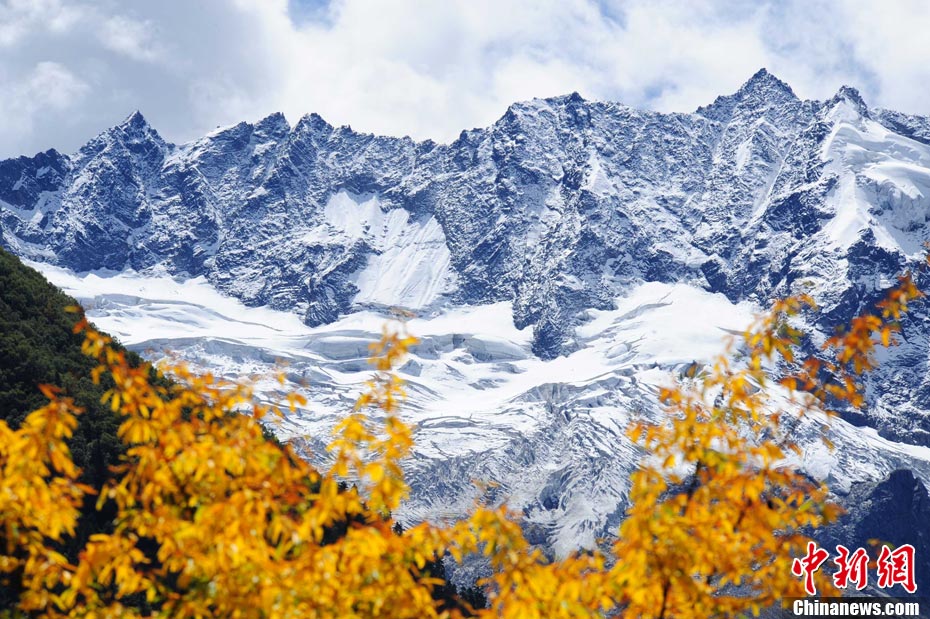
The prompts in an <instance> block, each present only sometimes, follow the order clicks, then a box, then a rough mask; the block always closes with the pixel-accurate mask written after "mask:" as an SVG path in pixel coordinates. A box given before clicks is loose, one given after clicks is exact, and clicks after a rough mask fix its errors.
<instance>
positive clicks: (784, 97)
mask: <svg viewBox="0 0 930 619" xmlns="http://www.w3.org/2000/svg"><path fill="white" fill-rule="evenodd" d="M796 101H799V99H798V96H797V95H796V94H794V91H793V90H791V86H789V85H788V84H786V83H785V82H783V81H781V80H780V79H778V78H777V77H775V76H774V75H773V74H772V73H770V72H769V70H768V69H766V68H764V67H763V68H761V69H759V70H758V71H756V72H755V73H754V74H753V76H752V77H750V78H749V79H748V80H746V81H745V82H744V83H743V85H742V86H740V88H739V90H737V91H736V92H735V93H733V94H732V95H727V96H722V97H717V98H716V99H715V100H714V102H713V103H711V104H710V105H704V106H701V107H699V108H698V109H697V110H696V112H697V113H698V114H700V115H701V116H704V117H705V118H710V119H712V120H716V121H720V122H727V121H728V120H729V119H730V117H731V116H732V114H733V110H734V109H735V108H736V107H737V106H738V105H740V104H742V103H744V102H752V103H751V104H752V105H759V104H761V105H762V106H763V107H768V106H769V105H770V104H771V103H784V102H796Z"/></svg>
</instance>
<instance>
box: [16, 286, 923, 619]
mask: <svg viewBox="0 0 930 619" xmlns="http://www.w3.org/2000/svg"><path fill="white" fill-rule="evenodd" d="M919 296H920V293H919V291H918V290H917V288H916V286H915V285H914V281H913V279H912V277H910V276H905V277H903V278H902V279H901V282H900V283H899V285H898V286H897V287H895V288H894V289H892V290H891V291H889V293H888V294H887V295H886V297H885V300H884V301H883V302H882V303H881V304H880V307H879V308H878V310H877V312H876V313H874V314H866V315H863V316H860V317H857V318H855V319H854V320H853V321H852V322H851V323H850V324H849V325H848V326H847V327H846V328H845V329H844V330H843V331H841V332H838V334H837V335H836V336H835V337H833V338H831V339H830V340H829V341H828V342H827V343H826V345H825V347H824V349H823V350H822V351H820V352H819V353H818V354H817V355H813V356H811V355H803V354H801V350H802V348H801V346H800V344H801V339H802V336H803V334H802V332H801V331H800V330H799V328H798V326H797V324H798V323H797V319H798V317H799V315H800V314H801V312H802V311H805V310H812V309H813V301H812V300H811V299H810V298H808V297H803V296H801V297H792V298H789V299H785V300H781V301H777V302H776V303H775V304H774V306H773V307H772V309H771V311H770V312H769V313H768V314H766V315H765V316H764V317H762V318H760V319H759V320H758V321H757V322H756V323H755V324H754V325H752V326H751V327H750V328H749V329H748V330H747V331H746V333H745V334H744V335H743V337H742V338H741V339H740V340H739V341H738V342H735V343H734V344H733V345H732V346H731V347H730V348H729V349H728V351H727V353H726V354H724V355H722V356H721V357H720V358H719V359H717V360H716V361H715V362H714V363H713V364H712V365H710V366H709V368H708V369H707V370H706V372H705V373H703V374H700V373H699V374H697V375H695V376H692V377H686V378H685V379H683V380H682V381H681V382H679V383H678V384H675V385H671V386H669V387H667V388H665V389H663V390H662V391H661V393H660V398H661V400H662V402H663V403H664V405H665V407H666V408H667V410H668V415H667V416H666V417H665V420H664V421H663V422H662V423H659V424H656V425H646V424H637V425H635V426H633V427H632V428H631V429H630V434H631V436H632V437H633V439H634V440H635V441H637V443H638V444H639V445H641V446H642V447H643V449H644V450H645V452H646V457H645V459H644V461H643V465H642V466H641V467H640V468H639V469H638V470H637V471H636V472H635V473H634V474H633V479H632V490H631V495H630V499H631V507H630V509H629V511H628V514H627V518H626V519H625V521H624V522H623V524H622V525H621V527H620V530H619V531H618V535H617V538H616V541H615V542H614V543H613V544H612V545H611V546H610V547H609V548H607V549H605V550H603V551H601V550H595V551H589V552H579V553H577V554H575V555H572V556H569V557H567V558H565V559H562V560H558V561H549V560H547V559H546V557H545V555H544V553H543V552H542V551H541V550H540V549H539V548H535V547H533V546H532V545H531V544H529V543H528V542H527V540H526V539H525V537H524V536H523V532H522V529H521V526H520V522H519V518H518V517H517V516H516V515H514V514H511V513H509V512H508V511H507V510H506V507H503V506H488V505H477V506H476V507H475V509H474V511H473V512H472V513H471V514H470V515H469V516H468V517H466V518H464V519H462V520H461V521H459V522H456V523H452V524H436V523H422V524H419V525H417V526H414V527H412V528H409V529H407V530H403V531H401V530H400V529H399V528H398V527H395V526H394V523H393V521H392V519H391V513H392V512H393V511H394V510H396V508H397V507H398V506H399V505H400V503H401V501H403V499H404V497H405V496H406V495H407V492H408V487H407V484H406V482H405V479H404V474H403V470H402V466H401V465H402V461H403V459H404V458H405V457H406V456H407V455H408V454H409V453H410V450H411V447H412V444H413V439H412V431H411V428H410V427H409V426H408V425H407V424H405V423H403V421H402V420H401V419H400V417H399V412H398V410H399V404H400V402H401V400H402V397H403V392H402V384H401V381H400V380H399V379H398V378H397V376H396V375H395V374H394V373H393V371H392V370H393V368H395V367H397V365H398V363H399V362H400V361H401V360H402V359H403V357H404V356H405V355H406V353H407V351H408V349H409V348H410V347H411V346H412V345H414V344H415V342H416V340H415V339H414V338H413V337H411V336H409V335H407V334H406V333H405V332H404V331H403V329H401V330H399V331H385V333H384V336H383V337H382V339H381V341H380V342H379V343H378V344H376V345H375V346H374V350H373V362H374V363H375V366H376V367H375V369H376V374H375V376H374V378H373V379H372V381H371V383H370V384H369V386H368V389H367V391H366V392H365V394H364V395H363V396H362V397H361V398H360V400H359V401H358V404H357V406H356V409H355V410H354V411H352V412H350V413H349V414H347V416H346V417H345V418H344V420H343V421H342V422H341V423H340V424H339V425H338V427H337V428H336V430H335V435H334V438H333V440H332V442H331V444H330V446H329V450H330V451H331V454H332V465H331V467H330V468H329V469H328V470H316V469H314V468H313V467H311V466H310V465H309V464H308V463H307V462H306V461H304V460H302V459H301V458H299V457H297V456H296V455H295V454H294V453H293V452H292V451H291V450H290V448H288V447H287V446H282V445H280V444H278V443H276V442H274V441H269V440H267V439H266V438H265V437H264V436H263V426H262V423H261V422H262V420H264V419H266V418H268V417H269V416H274V415H281V414H284V413H283V412H282V411H281V410H279V409H277V408H273V407H272V408H269V407H266V406H263V405H261V404H258V403H256V401H255V400H254V398H253V397H252V393H251V391H250V389H249V388H248V387H247V386H243V385H239V384H234V383H227V382H223V381H219V380H217V379H216V378H214V377H213V376H211V375H209V374H207V375H195V374H193V373H191V372H189V371H188V370H187V369H186V368H185V367H183V366H176V367H173V368H170V369H169V371H170V373H171V374H172V376H173V377H174V379H175V381H174V382H173V383H167V382H164V381H161V382H153V380H152V379H151V374H150V369H149V368H148V367H146V366H144V365H142V366H139V365H134V364H133V363H130V362H129V360H128V359H127V357H126V354H125V352H124V351H122V350H120V349H118V348H117V347H115V346H114V345H113V343H112V342H111V341H110V339H109V338H108V337H106V336H104V335H102V334H100V333H99V332H97V331H96V330H94V329H93V328H92V327H91V325H90V324H89V323H88V322H87V321H86V320H85V319H82V320H81V321H80V322H79V323H78V325H77V327H76V330H77V331H78V332H81V333H83V334H84V338H85V339H84V343H83V350H84V352H85V353H86V354H87V355H88V356H89V357H90V358H92V359H93V360H95V362H96V367H95V368H94V369H93V371H92V378H93V380H94V381H95V382H99V381H101V380H102V379H104V378H106V379H107V381H108V384H110V385H112V386H111V388H110V389H109V390H107V392H106V393H105V395H104V397H103V400H104V402H105V404H106V405H107V406H108V407H109V408H110V410H111V411H112V412H113V414H114V415H115V416H117V418H118V420H119V429H118V436H119V439H120V441H121V442H122V443H123V446H124V449H125V455H124V456H123V460H122V462H121V464H120V465H119V467H118V468H117V469H116V470H115V471H114V476H113V479H112V481H111V482H110V483H109V484H108V485H107V486H106V487H105V488H103V489H102V490H101V491H100V492H99V494H98V496H97V505H98V506H104V505H109V506H110V508H111V509H112V510H113V513H115V516H114V518H113V520H112V530H111V531H107V532H101V533H99V534H96V535H93V536H92V537H91V538H90V539H89V541H88V542H87V543H86V545H85V546H84V548H83V550H82V551H81V553H80V555H79V557H78V558H77V560H76V561H70V560H69V559H68V558H67V557H66V556H65V555H64V554H62V553H61V552H60V551H59V550H57V549H58V548H60V545H61V544H62V542H63V541H65V540H67V539H68V538H70V537H72V536H74V534H75V528H76V524H77V519H78V517H79V514H80V509H81V506H82V502H83V501H84V499H85V497H86V495H88V494H89V493H92V492H94V489H93V488H90V487H88V486H85V485H82V484H81V483H79V475H80V470H79V469H78V468H77V467H76V466H75V465H74V463H73V461H72V459H71V454H70V450H69V438H70V437H71V435H72V433H73V432H74V428H75V427H76V424H77V420H78V416H79V415H80V414H81V410H80V408H78V407H77V406H76V405H75V403H74V402H73V401H72V400H71V399H69V398H68V397H67V396H66V395H64V394H62V393H61V392H60V391H59V390H57V389H56V388H54V387H51V386H47V385H45V386H42V392H43V394H44V395H45V397H46V398H47V400H48V403H47V404H46V405H45V406H43V407H41V408H39V409H38V410H36V411H34V412H32V413H31V414H30V415H28V416H27V417H26V419H25V420H24V422H23V423H22V425H21V426H20V427H19V428H18V429H16V430H13V429H11V428H10V427H9V426H8V425H7V424H5V423H0V573H3V574H4V575H5V576H6V578H7V579H8V580H15V581H16V584H17V585H18V586H19V588H20V590H21V591H22V593H21V595H20V598H19V602H18V607H17V609H15V612H17V613H23V614H27V615H30V616H42V617H65V616H67V617H88V618H91V617H93V618H98V617H135V616H139V617H142V616H157V617H276V618H277V617H339V618H350V617H404V618H406V617H410V618H414V617H416V618H422V617H427V618H428V617H454V616H458V615H460V614H461V611H460V610H459V609H458V608H451V609H450V608H446V607H443V606H442V605H440V604H439V603H437V601H436V600H435V599H434V596H433V595H432V593H433V589H434V587H436V586H437V585H440V584H441V582H440V581H438V580H437V579H435V578H434V577H433V575H432V573H431V572H430V570H429V569H427V566H428V565H430V564H431V563H432V562H434V561H435V559H436V558H437V557H443V556H446V555H449V556H451V557H452V558H453V559H454V560H456V561H462V560H465V559H466V558H467V557H468V556H469V555H472V554H476V553H480V554H483V555H484V556H486V557H487V558H488V560H489V562H490V565H491V567H492V573H491V575H490V576H489V577H488V578H487V579H485V580H483V581H482V583H481V585H482V587H483V588H484V590H485V592H486V594H487V596H488V600H489V607H488V608H485V609H475V614H477V615H478V616H480V617H513V618H520V619H529V618H533V617H539V618H553V617H599V616H603V615H604V614H621V615H623V616H629V617H704V616H736V615H739V614H742V613H746V612H748V611H753V610H757V609H758V608H760V607H763V606H767V605H770V604H772V603H773V602H775V601H777V600H779V599H781V598H784V597H789V596H797V595H803V583H802V582H801V581H800V580H798V579H797V578H795V577H793V576H792V575H791V573H790V565H791V560H792V554H800V553H801V552H802V550H803V547H804V545H805V544H806V543H807V541H808V539H807V537H806V536H805V535H804V534H803V531H805V530H808V529H809V528H812V527H817V526H820V525H821V524H823V523H825V522H828V521H830V520H831V519H833V518H834V517H836V515H837V512H838V509H837V508H836V507H835V506H834V505H832V504H831V503H830V502H829V500H828V496H827V490H826V488H824V487H823V486H822V485H820V484H817V483H815V482H813V481H811V480H810V479H808V478H807V477H806V476H804V475H803V474H801V473H800V472H798V471H796V470H795V469H794V468H793V467H792V465H791V459H790V455H791V453H792V452H793V451H795V450H799V447H798V446H797V445H795V444H794V442H793V436H792V432H793V428H794V427H795V426H796V422H797V420H798V419H804V418H805V417H806V418H811V419H815V420H819V419H820V418H821V417H822V418H824V419H826V418H827V417H828V416H829V414H830V413H829V411H830V410H831V409H832V408H833V407H834V405H835V404H836V403H839V402H846V403H849V404H851V405H859V404H861V400H862V395H861V388H860V385H859V382H858V377H859V376H860V374H861V373H862V372H866V371H868V370H869V369H871V368H873V367H874V363H875V361H874V351H875V348H876V346H878V345H890V344H893V343H894V342H893V337H894V332H895V331H896V330H897V329H898V327H897V322H896V321H897V320H898V319H899V318H900V316H901V314H902V312H904V311H906V310H907V306H908V304H909V303H910V302H912V301H913V300H915V299H916V298H918V297H919ZM779 368H780V369H779ZM777 371H780V372H782V374H783V375H782V376H781V377H780V378H779V379H778V380H777V381H776V379H774V378H773V377H772V373H773V372H777ZM304 403H305V402H304V401H303V399H302V398H301V397H300V396H298V395H292V396H290V397H289V399H288V403H287V404H288V406H289V407H291V408H293V407H296V406H300V405H303V404H304ZM372 412H373V413H374V414H372ZM334 527H338V528H339V529H340V535H338V536H332V535H327V532H328V531H332V530H333V528H334ZM721 549H725V550H726V552H721ZM820 586H821V588H822V590H829V588H830V586H831V583H829V582H822V583H820ZM463 608H464V607H463ZM11 612H14V611H11Z"/></svg>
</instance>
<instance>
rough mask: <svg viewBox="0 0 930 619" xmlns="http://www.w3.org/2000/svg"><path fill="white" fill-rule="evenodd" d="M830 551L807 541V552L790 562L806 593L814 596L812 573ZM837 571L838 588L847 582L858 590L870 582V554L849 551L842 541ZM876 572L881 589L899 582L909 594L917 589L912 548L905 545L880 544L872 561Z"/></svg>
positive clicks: (836, 581)
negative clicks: (801, 578) (874, 560)
mask: <svg viewBox="0 0 930 619" xmlns="http://www.w3.org/2000/svg"><path fill="white" fill-rule="evenodd" d="M828 557H829V553H828V552H827V551H826V550H824V549H823V548H820V547H818V546H817V544H816V543H814V542H808V543H807V554H806V555H804V556H803V557H799V558H796V559H795V560H794V561H793V562H792V564H791V573H792V574H794V575H795V576H798V577H802V576H803V577H804V590H805V591H807V594H808V595H817V587H816V585H815V584H814V574H815V573H816V572H817V570H819V569H820V567H821V565H823V563H824V561H826V560H827V558H828ZM833 563H835V564H836V571H835V572H834V573H833V584H834V585H836V587H837V588H838V589H846V588H848V587H849V586H850V585H854V586H855V587H856V591H861V590H862V589H865V587H866V586H867V585H868V584H869V574H868V567H869V555H868V553H867V552H866V550H865V548H857V549H856V550H855V551H854V552H850V550H849V548H847V547H846V546H843V545H842V544H840V545H838V546H837V547H836V558H834V559H833ZM875 566H876V569H877V571H878V582H877V583H876V584H877V585H878V587H879V588H881V589H889V588H891V587H894V586H896V585H901V586H902V587H904V589H905V590H906V591H907V592H908V593H916V592H917V583H916V582H915V580H914V547H913V546H912V545H910V544H904V545H902V546H899V547H898V548H895V549H894V550H892V549H891V548H889V547H888V546H882V549H881V551H880V553H879V556H878V560H877V561H876V562H875Z"/></svg>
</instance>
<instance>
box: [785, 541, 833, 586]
mask: <svg viewBox="0 0 930 619" xmlns="http://www.w3.org/2000/svg"><path fill="white" fill-rule="evenodd" d="M829 556H830V553H828V552H827V551H826V550H824V549H823V548H818V547H817V544H815V543H814V542H807V554H806V555H805V556H804V557H803V558H800V559H795V560H794V562H792V564H791V573H792V574H794V575H795V576H802V575H803V576H804V590H805V591H807V595H816V594H817V588H816V587H815V586H814V572H816V571H817V570H819V569H820V566H821V565H822V564H823V562H824V561H826V560H827V557H829Z"/></svg>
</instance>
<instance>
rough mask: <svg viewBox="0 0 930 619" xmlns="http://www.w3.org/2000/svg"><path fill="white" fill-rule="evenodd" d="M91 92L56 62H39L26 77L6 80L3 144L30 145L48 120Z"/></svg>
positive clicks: (0, 94) (1, 102)
mask: <svg viewBox="0 0 930 619" xmlns="http://www.w3.org/2000/svg"><path fill="white" fill-rule="evenodd" d="M89 92H90V86H88V84H86V83H85V82H83V81H82V80H81V79H80V78H78V77H77V76H75V75H74V73H72V72H71V71H70V70H69V69H68V68H67V67H65V66H64V65H61V64H58V63H57V62H50V61H42V62H39V63H37V64H36V65H35V66H34V67H32V69H31V70H30V71H28V72H27V73H25V74H24V75H21V76H18V77H16V78H14V79H13V80H6V84H5V87H4V88H3V89H2V90H0V119H2V121H0V143H4V144H11V145H14V147H15V146H18V145H22V144H28V142H29V140H30V139H31V137H32V135H33V134H34V133H35V131H36V128H37V127H38V126H39V125H40V124H42V123H43V122H45V119H46V118H50V117H54V115H55V114H56V113H58V112H60V111H62V110H67V109H69V108H71V107H72V106H75V105H78V104H81V103H83V102H84V100H85V99H86V97H87V95H88V93H89ZM15 152H16V151H13V152H11V153H10V154H11V155H12V154H14V153H15ZM27 152H28V151H27Z"/></svg>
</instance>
